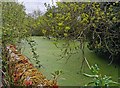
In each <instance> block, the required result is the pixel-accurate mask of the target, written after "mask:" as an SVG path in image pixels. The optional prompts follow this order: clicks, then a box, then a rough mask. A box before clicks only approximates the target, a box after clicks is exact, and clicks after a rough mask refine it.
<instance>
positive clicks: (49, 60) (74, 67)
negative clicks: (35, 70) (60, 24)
mask: <svg viewBox="0 0 120 88" xmlns="http://www.w3.org/2000/svg"><path fill="white" fill-rule="evenodd" d="M33 39H34V40H35V41H36V42H37V45H36V48H37V52H38V54H39V59H40V61H41V64H42V65H43V68H40V69H39V70H40V71H41V72H42V73H44V75H45V76H46V77H47V78H48V79H50V78H51V73H52V72H54V71H56V70H62V71H63V74H62V75H61V76H60V78H59V79H58V84H59V85H60V86H83V85H85V84H86V83H88V82H90V81H91V79H90V78H87V77H85V76H83V75H82V74H80V73H79V72H80V66H81V63H82V56H81V53H78V54H75V55H72V56H71V58H70V59H69V60H68V62H67V63H66V58H63V59H61V60H58V59H59V54H60V53H61V52H60V49H58V48H56V47H55V45H54V44H53V42H52V41H51V40H48V39H43V38H42V37H33ZM62 43H63V41H61V44H62ZM24 44H25V47H24V48H23V50H22V51H23V53H24V54H25V55H26V56H28V57H29V58H31V57H32V54H31V51H30V46H29V45H28V44H26V43H24ZM85 55H86V57H87V59H88V61H89V63H90V64H91V65H94V64H96V63H97V64H98V66H99V67H100V69H101V71H100V72H101V74H103V75H104V74H105V75H109V76H112V78H113V80H115V81H118V67H116V68H115V65H114V64H112V65H108V64H109V63H108V62H107V61H105V60H104V59H103V58H100V57H98V56H96V55H95V54H94V53H93V52H91V51H90V50H89V49H88V48H85ZM32 63H33V64H35V62H34V61H32ZM84 71H85V72H87V73H89V69H88V67H87V66H86V65H85V66H84Z"/></svg>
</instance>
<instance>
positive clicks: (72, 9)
mask: <svg viewBox="0 0 120 88" xmlns="http://www.w3.org/2000/svg"><path fill="white" fill-rule="evenodd" d="M110 4H111V5H110ZM118 4H119V3H118V2H116V3H109V2H108V3H97V2H89V3H80V2H72V3H71V2H57V6H50V5H46V7H47V12H46V13H45V19H44V23H45V24H44V28H43V32H44V33H45V34H46V35H47V36H48V35H50V36H53V37H55V38H56V39H65V40H67V41H75V40H77V41H79V43H80V47H81V48H82V53H83V54H84V51H83V49H84V46H85V42H86V41H87V42H88V44H89V48H90V46H93V47H94V48H93V47H92V49H93V50H96V49H97V50H100V49H102V50H103V51H104V50H106V52H109V55H108V56H110V55H111V56H113V54H112V53H113V52H114V55H115V53H118V52H119V50H118V47H117V48H115V47H114V45H112V46H113V50H111V49H110V46H111V45H109V44H110V41H111V40H110V39H108V37H109V38H110V36H111V35H110V34H113V35H112V36H115V35H116V33H117V35H116V36H117V37H118V36H119V34H118V33H119V32H118V31H119V30H118V31H117V32H116V33H113V32H110V31H112V29H111V28H112V27H113V26H114V24H118V23H119V17H118V16H119V14H120V12H119V10H117V11H118V12H116V13H115V12H114V10H115V9H114V5H118ZM115 30H116V29H115ZM67 43H68V42H67ZM108 43H109V44H108ZM116 45H118V46H119V43H117V42H116ZM65 50H66V49H65ZM116 50H117V51H116ZM66 53H68V52H66ZM118 54H119V53H118Z"/></svg>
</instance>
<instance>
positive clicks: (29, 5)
mask: <svg viewBox="0 0 120 88" xmlns="http://www.w3.org/2000/svg"><path fill="white" fill-rule="evenodd" d="M17 1H18V2H20V3H21V2H23V5H25V8H26V13H32V12H33V11H34V10H37V9H40V11H42V12H45V11H46V8H45V6H44V3H49V4H52V0H17ZM56 1H57V0H53V2H54V5H55V2H56ZM58 1H59V0H58Z"/></svg>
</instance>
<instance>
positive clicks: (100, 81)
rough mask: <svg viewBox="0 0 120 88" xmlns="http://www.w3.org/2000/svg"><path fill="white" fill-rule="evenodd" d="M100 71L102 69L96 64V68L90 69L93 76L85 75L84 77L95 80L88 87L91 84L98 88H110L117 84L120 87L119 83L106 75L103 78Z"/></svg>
mask: <svg viewBox="0 0 120 88" xmlns="http://www.w3.org/2000/svg"><path fill="white" fill-rule="evenodd" d="M99 70H100V69H99V67H98V65H97V64H95V65H94V66H91V68H90V71H91V73H92V75H90V74H86V73H83V75H85V76H87V77H90V78H93V80H92V81H91V82H89V83H88V84H87V85H86V86H89V85H90V84H94V85H92V86H98V88H99V87H100V86H102V87H105V88H108V86H110V84H116V85H117V86H118V85H120V84H119V83H118V82H115V81H113V80H112V78H111V76H106V75H104V76H102V75H101V74H100V73H99ZM95 88H96V87H95Z"/></svg>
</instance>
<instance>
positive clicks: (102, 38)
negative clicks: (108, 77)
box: [87, 2, 120, 63]
mask: <svg viewBox="0 0 120 88" xmlns="http://www.w3.org/2000/svg"><path fill="white" fill-rule="evenodd" d="M119 6H120V2H119V3H102V4H101V10H102V11H104V12H101V17H102V18H101V19H100V21H99V23H97V24H96V23H94V24H93V26H92V27H91V28H90V30H89V32H88V34H87V35H88V36H87V39H88V43H89V45H88V47H89V49H91V50H94V51H95V52H96V53H97V54H100V55H102V56H105V57H106V58H109V59H110V60H111V63H112V61H113V60H115V61H118V60H119V55H120V50H119V48H120V41H119V34H120V26H119V24H120V20H119V19H120V11H119V9H120V7H119ZM106 9H108V10H106ZM103 16H104V17H103ZM95 18H97V17H95ZM106 22H107V24H106Z"/></svg>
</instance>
